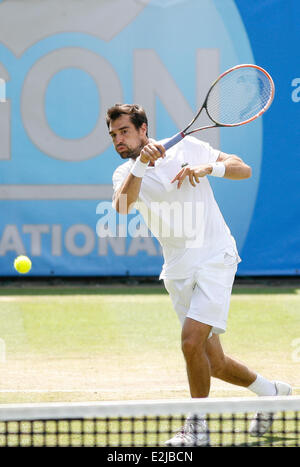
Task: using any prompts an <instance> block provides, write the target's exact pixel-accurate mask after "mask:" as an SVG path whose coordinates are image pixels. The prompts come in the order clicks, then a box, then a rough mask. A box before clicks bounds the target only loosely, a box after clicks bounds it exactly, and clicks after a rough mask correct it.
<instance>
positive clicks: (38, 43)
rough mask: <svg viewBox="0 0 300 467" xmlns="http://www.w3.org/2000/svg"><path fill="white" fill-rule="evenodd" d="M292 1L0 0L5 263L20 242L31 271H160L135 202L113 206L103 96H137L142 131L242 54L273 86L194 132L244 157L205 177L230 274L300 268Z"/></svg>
mask: <svg viewBox="0 0 300 467" xmlns="http://www.w3.org/2000/svg"><path fill="white" fill-rule="evenodd" d="M299 15H300V6H299V4H298V3H297V2H295V1H293V0H259V1H258V0H256V1H254V2H247V1H245V0H236V1H233V0H201V2H200V1H199V0H114V1H111V2H106V1H94V0H86V1H85V2H78V4H77V5H76V8H74V2H73V1H72V0H69V1H67V0H66V1H65V2H60V1H59V0H43V1H36V2H24V1H23V0H19V1H17V0H15V1H14V2H10V1H9V0H2V1H0V168H1V170H0V206H1V207H0V209H1V219H0V275H2V276H11V275H15V274H16V272H15V271H14V269H13V261H14V258H15V257H16V256H17V255H18V254H26V255H28V256H29V257H30V258H31V260H32V265H33V267H32V270H31V272H30V273H29V274H30V275H32V276H50V275H53V276H74V275H76V276H103V275H109V276H111V275H115V276H122V275H143V276H144V275H145V276H147V275H149V276H150V275H151V276H152V275H155V276H157V275H159V273H160V270H161V266H162V262H163V260H162V255H161V249H160V246H159V244H158V242H157V241H156V239H155V238H153V236H151V235H149V234H147V232H146V231H145V229H143V228H142V227H140V226H141V225H142V220H141V217H140V215H139V213H138V212H133V213H132V214H131V215H130V216H128V217H126V218H125V216H119V215H117V214H116V213H115V211H113V210H112V207H111V196H112V184H111V183H112V182H111V178H112V174H113V171H114V170H115V168H116V167H117V166H118V165H119V164H120V163H121V160H120V158H119V156H118V155H117V154H116V153H115V151H114V148H113V146H112V144H111V140H110V137H109V135H108V132H107V127H106V123H105V113H106V110H107V108H108V107H110V106H111V105H113V104H114V103H116V102H130V103H131V102H136V103H139V104H141V105H143V106H144V107H145V109H146V111H147V115H148V117H149V127H150V129H149V133H150V135H151V136H152V137H154V138H156V139H162V138H166V137H169V136H172V135H173V134H174V133H176V132H177V131H178V130H180V129H181V128H182V127H184V126H185V125H186V123H187V122H189V121H190V120H191V118H192V116H193V114H194V113H195V111H196V110H197V108H198V107H199V105H200V104H201V103H202V100H203V98H204V96H205V94H206V91H207V90H208V87H209V85H210V84H211V82H212V81H213V80H214V79H215V78H216V77H217V76H218V75H219V74H220V73H221V72H223V71H225V70H226V69H228V68H230V67H232V66H234V65H237V64H240V63H254V64H258V65H260V66H262V67H263V68H265V69H266V70H267V71H268V72H269V73H270V74H271V75H272V77H273V79H274V82H275V87H276V95H275V100H274V102H273V104H272V106H271V108H270V109H269V111H268V112H267V113H266V114H265V115H264V117H263V118H260V119H258V120H256V121H254V122H252V123H251V124H248V125H245V126H244V127H239V128H232V129H216V130H208V131H206V132H202V134H201V138H202V139H204V140H206V141H208V142H210V143H211V144H212V146H214V147H216V148H220V149H221V150H222V151H224V152H228V153H235V154H237V155H240V156H241V157H242V158H243V159H244V160H245V162H247V163H248V164H249V165H251V167H252V173H253V175H252V177H251V178H250V179H248V180H245V181H238V182H237V181H229V180H215V179H214V180H211V183H212V186H213V189H214V192H215V196H216V198H217V200H218V202H219V205H220V207H221V210H222V212H223V215H224V217H225V220H226V222H227V224H228V225H229V227H230V229H231V231H232V234H233V235H234V237H235V239H236V241H237V245H238V249H239V253H240V256H241V257H242V260H243V261H242V262H241V263H240V265H239V270H238V274H239V275H296V274H299V271H300V248H299V239H300V223H299V205H300V203H299V201H300V200H299V190H298V184H297V182H298V179H299V175H300V174H299V172H300V170H299V163H298V159H299V156H298V153H299V149H298V147H299V125H298V122H299V108H300V107H299V106H300V75H299V66H298V62H299V61H298V62H297V56H298V51H297V46H298V41H299ZM108 216H109V217H110V218H113V229H112V230H113V232H111V231H110V232H107V231H106V227H105V226H106V220H107V218H108ZM137 226H139V228H138V229H137Z"/></svg>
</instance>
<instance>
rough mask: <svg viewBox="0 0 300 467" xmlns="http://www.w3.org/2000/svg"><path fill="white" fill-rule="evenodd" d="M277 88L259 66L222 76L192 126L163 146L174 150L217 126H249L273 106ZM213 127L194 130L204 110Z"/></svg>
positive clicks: (238, 68) (231, 71) (217, 80)
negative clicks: (180, 144) (186, 138)
mask: <svg viewBox="0 0 300 467" xmlns="http://www.w3.org/2000/svg"><path fill="white" fill-rule="evenodd" d="M274 93H275V86H274V83H273V80H272V78H271V76H270V75H269V73H267V72H266V70H264V69H263V68H261V67H259V66H257V65H237V66H235V67H233V68H230V69H229V70H227V71H225V72H224V73H222V74H221V75H220V76H219V77H218V78H217V79H216V80H215V81H214V83H213V84H212V85H211V87H210V89H209V91H208V93H207V95H206V98H205V100H204V102H203V104H202V107H200V109H199V111H198V112H197V114H196V115H195V117H194V118H193V120H192V121H191V122H190V123H189V124H188V126H187V127H186V128H185V129H184V130H182V131H180V132H179V133H177V134H176V135H174V136H172V138H170V139H168V140H167V141H165V142H164V143H163V146H164V148H165V149H166V150H167V149H170V148H171V147H172V146H174V145H175V144H177V143H179V141H181V140H182V139H183V138H184V137H185V136H187V135H191V134H192V133H196V132H197V131H201V130H206V129H208V128H216V127H234V126H240V125H245V124H246V123H249V122H252V121H253V120H255V119H256V118H258V117H260V116H261V115H262V114H263V113H264V112H266V110H267V109H268V108H269V107H270V105H271V103H272V101H273V98H274ZM203 110H204V111H206V114H207V115H208V117H209V119H210V120H211V122H212V124H211V125H207V126H203V127H201V128H195V129H193V130H190V128H191V127H192V125H193V124H194V123H195V121H196V120H197V119H198V117H199V115H200V114H201V112H202V111H203Z"/></svg>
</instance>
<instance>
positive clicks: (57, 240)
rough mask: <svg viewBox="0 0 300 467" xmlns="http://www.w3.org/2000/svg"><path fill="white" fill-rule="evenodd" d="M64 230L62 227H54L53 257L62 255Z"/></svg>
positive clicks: (52, 239)
mask: <svg viewBox="0 0 300 467" xmlns="http://www.w3.org/2000/svg"><path fill="white" fill-rule="evenodd" d="M61 236H62V228H61V225H59V224H57V225H53V226H52V238H51V253H52V255H53V256H61V254H62V241H61Z"/></svg>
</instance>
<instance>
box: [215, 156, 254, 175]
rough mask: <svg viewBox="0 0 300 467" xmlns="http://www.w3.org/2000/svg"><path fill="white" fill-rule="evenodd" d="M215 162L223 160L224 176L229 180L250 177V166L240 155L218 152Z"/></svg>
mask: <svg viewBox="0 0 300 467" xmlns="http://www.w3.org/2000/svg"><path fill="white" fill-rule="evenodd" d="M216 162H223V164H224V165H225V174H224V178H229V179H230V180H243V179H245V178H250V177H251V175H252V170H251V167H250V166H249V165H247V164H246V163H245V162H244V161H243V160H242V159H241V158H240V157H238V156H236V155H234V154H226V153H225V152H220V154H219V157H218V159H217V161H216Z"/></svg>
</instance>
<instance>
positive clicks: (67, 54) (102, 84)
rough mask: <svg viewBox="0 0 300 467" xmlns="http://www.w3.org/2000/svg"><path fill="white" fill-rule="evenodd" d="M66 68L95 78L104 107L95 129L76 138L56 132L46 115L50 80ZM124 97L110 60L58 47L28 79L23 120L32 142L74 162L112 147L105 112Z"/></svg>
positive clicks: (33, 68) (46, 151) (23, 105)
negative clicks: (77, 69) (46, 94)
mask: <svg viewBox="0 0 300 467" xmlns="http://www.w3.org/2000/svg"><path fill="white" fill-rule="evenodd" d="M66 68H79V69H81V70H84V71H85V72H86V73H88V74H89V75H90V76H91V77H92V78H93V80H94V81H95V83H96V84H97V87H98V91H99V97H100V104H101V106H100V108H101V109H102V111H101V112H100V115H99V118H98V122H97V124H96V126H95V128H94V129H93V131H92V132H91V133H90V134H89V135H87V136H85V137H83V138H77V139H75V140H72V139H66V138H61V137H60V136H58V135H56V134H55V133H54V132H53V130H52V129H51V128H50V127H49V125H48V122H47V119H46V114H45V99H44V96H45V93H46V90H47V87H48V84H49V81H50V79H51V78H52V77H53V76H54V75H55V74H56V73H58V72H59V71H61V70H63V69H66ZM122 100H123V96H122V89H121V83H120V80H119V77H118V75H117V72H116V71H115V70H114V69H113V67H112V65H111V64H110V63H109V62H108V61H107V60H106V59H104V58H103V57H101V56H100V55H98V54H96V53H94V52H91V51H90V50H87V49H82V48H76V47H69V48H64V49H60V50H54V51H53V52H50V53H49V54H47V55H45V56H44V57H42V58H41V59H40V60H38V61H37V62H36V63H35V64H34V65H33V67H32V68H31V69H30V71H29V73H28V74H27V76H26V78H25V81H24V86H23V92H22V101H21V111H22V118H23V123H24V126H25V129H26V131H27V133H28V135H29V137H30V139H31V140H32V142H33V143H34V144H35V145H36V146H37V147H38V148H39V149H41V150H42V151H43V152H44V153H45V154H47V155H48V156H50V157H53V158H55V159H61V160H65V161H70V162H72V161H83V160H86V159H90V158H92V157H95V156H97V155H99V154H101V152H104V151H105V150H106V149H107V148H108V147H109V146H110V144H111V140H110V137H109V135H108V132H107V127H106V122H105V111H106V109H107V108H108V107H110V106H111V105H113V104H114V103H115V102H121V101H122Z"/></svg>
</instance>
